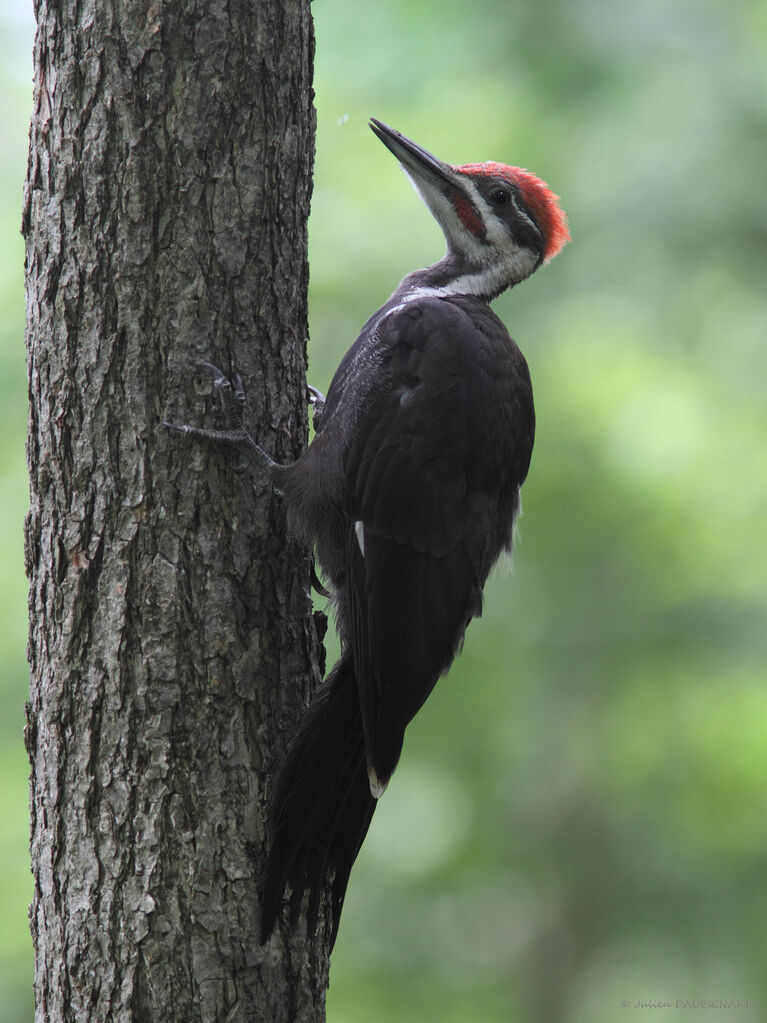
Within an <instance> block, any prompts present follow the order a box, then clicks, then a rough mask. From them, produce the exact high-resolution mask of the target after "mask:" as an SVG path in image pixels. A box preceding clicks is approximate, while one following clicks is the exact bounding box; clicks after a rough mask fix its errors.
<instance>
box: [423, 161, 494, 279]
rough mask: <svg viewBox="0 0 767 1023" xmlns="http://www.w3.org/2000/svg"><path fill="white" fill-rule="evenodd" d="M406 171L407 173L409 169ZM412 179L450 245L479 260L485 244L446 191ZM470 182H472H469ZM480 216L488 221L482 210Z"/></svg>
mask: <svg viewBox="0 0 767 1023" xmlns="http://www.w3.org/2000/svg"><path fill="white" fill-rule="evenodd" d="M405 173H407V169H406V170H405ZM408 177H409V175H408ZM410 180H411V181H412V183H413V187H414V188H415V190H416V192H418V194H419V195H420V197H421V199H422V200H423V201H424V203H425V204H426V206H428V208H429V209H430V210H431V213H432V216H433V217H434V219H435V220H436V221H437V223H438V224H439V225H440V227H441V228H442V231H443V233H444V235H445V239H446V240H447V243H448V245H449V246H450V247H451V248H453V249H459V250H460V251H461V252H464V253H466V255H467V256H468V257H469V258H470V259H474V260H476V261H478V262H479V261H480V259H481V257H482V255H483V253H484V251H485V246H484V244H483V243H482V242H481V241H480V240H479V239H478V238H475V237H474V235H472V234H471V232H470V231H469V230H468V228H467V227H466V225H465V224H464V223H463V221H462V220H461V218H460V217H459V216H458V212H457V211H456V208H455V206H453V204H452V202H451V201H450V200H449V199H448V198H447V196H446V195H445V194H444V192H442V190H441V189H440V188H438V187H434V188H428V189H427V187H426V186H425V185H424V184H423V183H420V182H418V181H416V180H415V179H414V178H410ZM469 184H472V183H471V182H469ZM472 188H473V184H472ZM475 191H476V190H475ZM480 217H481V218H482V221H483V222H484V223H487V217H486V216H484V215H483V214H482V212H481V211H480Z"/></svg>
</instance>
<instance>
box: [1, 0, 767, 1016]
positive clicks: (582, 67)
mask: <svg viewBox="0 0 767 1023" xmlns="http://www.w3.org/2000/svg"><path fill="white" fill-rule="evenodd" d="M7 2H8V3H10V0H7ZM314 14H315V19H316V27H317V79H316V87H317V110H318V150H317V168H316V170H317V173H316V183H315V193H314V205H313V213H312V221H311V268H312V280H311V296H310V298H311V330H312V338H311V348H310V357H311V373H310V379H311V381H312V382H313V383H314V384H315V385H317V386H318V387H320V388H322V389H324V388H325V387H326V385H327V383H328V381H329V379H330V377H331V375H332V372H333V369H334V367H335V365H336V364H337V362H338V360H339V358H340V357H341V355H342V353H343V352H344V350H345V349H346V348H347V347H348V345H349V344H350V342H351V341H352V340H353V338H354V336H355V334H356V332H357V330H358V329H359V326H360V324H361V323H362V322H363V321H364V320H365V318H366V317H367V316H368V314H369V313H370V312H371V311H372V310H373V309H374V308H375V307H376V306H377V305H379V304H380V303H381V302H382V301H383V300H384V299H385V298H386V297H387V295H388V294H389V292H390V291H391V290H392V289H393V288H394V287H395V286H396V284H397V282H398V280H399V278H400V277H401V276H402V274H403V273H405V272H406V271H408V270H410V269H412V268H413V267H415V266H417V265H423V264H425V263H427V262H432V261H433V260H434V259H436V258H437V257H438V256H439V255H440V254H441V251H442V249H441V246H442V239H441V236H440V233H439V230H438V229H437V228H436V226H435V225H434V224H433V223H432V221H431V218H430V217H429V215H428V214H427V213H426V211H425V210H422V209H421V208H420V206H419V203H418V200H417V199H416V198H415V196H414V195H413V194H411V193H410V192H409V189H408V186H407V184H406V182H405V179H404V178H403V176H402V175H401V174H400V173H399V171H398V169H397V167H396V163H395V162H394V161H393V159H392V158H391V156H390V155H389V154H388V153H387V152H386V151H385V150H384V149H383V148H382V147H381V146H380V145H379V143H378V142H377V141H376V140H375V138H374V137H373V136H372V135H371V134H370V133H369V132H368V130H367V128H366V127H365V123H366V119H367V117H368V116H369V115H371V114H374V115H376V116H377V117H380V118H381V119H382V120H384V121H386V122H388V123H390V124H392V125H394V126H395V127H398V128H400V129H401V130H403V131H405V132H406V133H407V134H409V135H411V136H412V137H414V138H415V139H417V140H418V141H419V142H421V143H422V144H423V145H425V146H427V147H428V148H430V149H432V151H434V152H436V153H437V155H439V156H441V157H443V158H444V159H447V160H450V161H452V162H456V163H463V162H467V161H478V160H484V159H498V160H503V161H506V162H510V163H518V164H520V165H522V166H527V167H530V168H531V169H533V170H535V171H536V172H537V173H538V174H540V175H541V176H542V177H544V178H545V179H546V180H547V181H548V182H549V183H550V184H551V185H552V187H553V188H554V189H555V190H556V191H557V192H558V193H559V194H561V195H562V197H563V204H564V206H565V208H566V209H567V210H568V213H569V215H570V222H571V229H572V235H573V242H572V244H571V245H569V246H568V247H567V248H566V249H565V250H564V252H563V253H562V255H561V256H559V257H558V258H557V260H556V261H555V262H554V263H552V265H551V266H549V267H547V268H546V269H545V270H544V271H543V272H541V273H540V274H538V275H536V277H534V278H533V279H531V280H530V281H528V282H526V283H525V284H524V285H522V286H521V287H520V288H519V289H517V290H516V291H514V292H512V293H511V294H508V295H506V296H504V297H503V298H502V299H500V300H499V301H498V302H497V303H496V309H497V311H498V312H499V313H500V315H501V316H502V317H503V319H504V320H505V321H506V323H507V324H508V326H509V328H510V330H511V332H512V334H513V335H514V336H515V338H516V339H517V341H518V343H519V344H520V346H521V347H522V349H523V351H524V352H525V353H526V355H527V357H528V361H529V363H530V367H531V371H532V375H533V380H534V384H535V390H536V403H537V411H538V420H539V426H538V436H537V441H536V449H535V453H534V456H533V464H532V469H531V474H530V478H529V480H528V482H527V484H526V485H525V488H524V506H525V515H524V517H523V519H522V520H521V523H520V540H519V543H518V546H517V551H516V554H515V560H514V568H513V574H510V573H509V571H508V570H504V569H503V568H501V569H499V570H498V571H497V572H496V573H495V575H494V577H493V579H492V581H491V583H490V584H489V586H488V588H487V594H486V611H485V615H484V617H483V619H482V620H481V621H479V622H476V623H474V624H473V625H472V627H471V629H470V630H469V634H468V637H467V641H466V646H465V649H464V653H463V657H462V659H461V660H460V661H459V663H458V664H457V665H456V666H455V667H454V669H453V670H452V672H451V673H450V676H449V678H448V679H447V680H445V681H443V682H442V683H440V685H439V686H438V687H437V689H436V690H435V692H434V694H433V696H432V697H431V698H430V700H429V702H428V704H427V705H426V707H425V708H424V710H423V711H422V712H421V714H420V715H419V717H418V718H417V720H416V721H415V722H414V723H413V724H412V725H411V727H410V729H409V731H408V736H407V740H406V745H405V753H404V756H403V760H402V763H401V766H400V769H399V770H398V772H397V774H396V775H395V778H394V780H393V782H392V785H391V787H390V790H389V792H387V795H386V798H385V799H384V800H383V801H382V803H381V806H380V808H379V810H378V813H377V815H376V818H375V820H374V823H373V827H372V829H371V833H370V836H369V838H368V841H367V843H366V845H365V847H364V849H363V852H362V855H361V856H360V859H359V862H358V865H357V867H356V869H355V872H354V875H353V879H352V883H351V887H350V892H349V896H348V900H347V906H346V909H345V912H344V920H343V924H342V927H341V933H340V938H339V941H338V945H337V948H336V952H335V954H334V963H333V970H332V985H331V990H330V993H329V1002H328V1018H329V1020H330V1023H359V1021H365V1023H384V1021H387V1023H388V1021H390V1020H393V1019H397V1020H399V1021H400V1023H429V1021H431V1020H435V1021H436V1020H439V1021H440V1023H473V1021H481V1023H508V1021H510V1020H514V1021H520V1023H614V1021H615V1020H616V1019H618V1018H620V1019H621V1020H622V1021H625V1023H630V1021H632V1020H644V1019H647V1018H648V1015H652V1018H653V1019H654V1020H656V1021H660V1023H664V1021H670V1020H678V1019H679V1018H680V1017H679V1011H680V1010H677V1009H675V1008H673V1006H674V1005H675V1003H676V1000H677V999H680V1000H683V999H705V998H709V999H735V1000H737V999H741V1000H746V999H748V1000H749V1005H750V1009H748V1010H738V1009H731V1010H721V1011H719V1010H700V1011H698V1012H695V1011H694V1010H692V1011H689V1010H688V1012H689V1015H690V1016H691V1017H694V1018H705V1019H706V1020H734V1019H741V1018H743V1019H746V1018H751V1019H754V1018H757V1017H758V1015H759V1014H760V1012H761V1011H762V1009H761V1008H760V1007H763V1006H764V1005H765V1004H767V979H766V977H767V974H766V973H765V970H764V952H763V945H764V920H765V919H766V918H767V887H765V881H764V878H765V873H766V871H767V852H766V850H767V814H765V793H766V792H767V687H766V686H765V683H766V682H767V671H766V670H765V664H766V662H767V656H766V655H767V628H765V620H766V619H767V579H766V576H767V573H766V571H765V568H766V562H767V517H766V516H765V507H767V443H765V441H766V440H767V431H766V427H767V414H766V411H765V410H766V409H767V393H766V392H767V355H765V347H766V346H765V342H766V341H767V301H766V298H765V255H766V254H767V203H766V202H765V200H764V175H765V165H766V157H767V72H766V71H765V69H766V68H767V8H765V6H764V4H763V3H761V2H760V0H733V2H731V3H728V4H726V5H723V4H719V3H714V2H713V0H696V2H693V0H675V2H673V3H668V2H667V0H642V2H640V3H638V4H632V5H630V4H614V3H610V2H608V0H583V2H581V3H579V4H577V5H573V4H568V3H566V2H565V0H536V2H533V0H520V2H518V3H516V4H511V5H508V4H504V3H501V2H500V0H475V2H474V3H472V4H471V5H463V6H461V7H451V6H450V5H445V4H443V3H438V2H437V0H421V2H419V3H415V4H414V3H413V2H412V0H407V2H406V0H391V2H389V3H387V4H378V5H360V4H354V3H351V2H350V0H321V2H320V0H318V2H317V3H315V5H314ZM15 16H16V17H18V15H15ZM2 17H3V19H4V21H3V25H2V27H3V33H2V44H1V45H2V46H3V56H4V59H3V61H2V62H0V82H1V83H2V88H0V110H1V111H2V118H3V123H4V124H6V133H5V135H6V139H5V144H4V148H3V150H2V152H1V153H0V188H1V189H2V196H1V201H2V204H1V205H0V308H1V309H2V315H0V369H1V370H2V375H1V376H0V388H2V391H1V392H0V393H1V395H2V400H1V401H0V417H2V429H3V436H4V443H3V445H2V448H1V449H0V478H1V479H2V485H3V502H2V505H1V506H0V554H1V558H0V571H2V580H1V581H2V585H0V602H1V603H2V614H0V645H1V646H2V656H0V698H2V700H3V706H4V708H5V710H4V714H3V715H2V718H1V719H0V734H1V737H2V749H1V750H0V812H1V813H2V819H3V830H2V833H1V834H0V853H1V854H2V855H1V857H0V918H1V919H2V920H3V923H4V926H3V928H2V933H0V1005H2V1007H3V1009H2V1012H3V1019H6V1020H8V1023H22V1021H26V1020H28V1019H29V1018H31V1015H30V1011H31V1010H30V998H29V993H28V992H29V984H30V973H31V966H30V960H31V956H30V948H29V937H28V932H27V926H26V920H25V905H26V902H27V901H28V898H29V889H30V884H29V875H28V871H27V852H26V843H27V827H28V826H27V821H26V785H27V782H26V773H27V771H26V763H25V757H24V754H23V751H22V749H21V739H20V733H21V725H22V717H23V714H22V710H23V700H24V694H25V690H26V686H27V673H26V668H25V665H24V660H23V649H24V638H25V628H26V625H25V582H24V579H23V573H22V557H21V522H22V517H23V513H24V508H25V503H26V483H25V478H24V465H23V434H24V425H25V410H24V400H25V397H24V396H25V384H24V371H23V342H22V333H23V297H22V245H21V240H20V238H19V236H18V222H19V207H20V195H21V186H22V181H23V176H24V163H25V146H26V124H27V119H28V114H29V93H30V89H29V78H30V70H29V53H30V49H31V42H30V35H31V31H30V26H29V24H28V23H27V22H18V23H13V24H12V23H11V12H10V11H9V12H8V14H7V15H6V14H3V15H2ZM14 25H15V27H14ZM19 55H21V56H19ZM22 58H23V59H22ZM637 1001H644V1002H653V1001H655V1002H670V1003H671V1006H672V1008H654V1009H652V1010H650V1009H644V1010H642V1009H637V1008H634V1006H635V1005H636V1003H637ZM622 1003H628V1005H627V1006H625V1007H624V1006H622ZM685 1018H686V1017H685Z"/></svg>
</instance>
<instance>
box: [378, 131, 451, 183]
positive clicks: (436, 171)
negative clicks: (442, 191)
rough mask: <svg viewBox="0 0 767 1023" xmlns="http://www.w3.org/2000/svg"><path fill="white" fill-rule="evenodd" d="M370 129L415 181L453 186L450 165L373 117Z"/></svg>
mask: <svg viewBox="0 0 767 1023" xmlns="http://www.w3.org/2000/svg"><path fill="white" fill-rule="evenodd" d="M370 127H371V128H372V130H373V131H374V132H375V133H376V135H377V136H378V137H379V139H380V140H381V141H382V142H383V144H384V145H385V146H386V148H387V149H388V150H389V151H390V152H392V153H394V155H395V156H396V157H397V159H398V160H399V162H400V163H401V164H402V166H403V167H404V168H405V170H406V171H407V172H408V173H409V174H411V175H413V177H415V179H416V180H423V179H424V178H426V179H431V181H432V182H434V183H442V182H445V183H447V184H449V185H454V184H455V181H454V178H453V174H452V170H453V169H452V167H451V166H450V164H448V163H443V162H442V161H441V160H438V159H437V157H436V156H432V154H431V153H430V152H428V151H427V150H426V149H424V148H423V146H419V145H418V143H417V142H413V140H412V139H409V138H408V137H407V136H406V135H402V134H401V132H398V131H396V130H395V129H394V128H390V127H389V126H388V124H384V123H383V121H378V120H376V118H375V117H371V118H370Z"/></svg>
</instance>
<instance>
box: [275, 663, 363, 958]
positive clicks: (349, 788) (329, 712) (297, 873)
mask: <svg viewBox="0 0 767 1023" xmlns="http://www.w3.org/2000/svg"><path fill="white" fill-rule="evenodd" d="M375 805H376V801H375V799H374V798H373V797H372V795H371V794H370V785H369V782H368V774H367V763H366V753H365V737H364V732H363V727H362V716H361V713H360V705H359V696H358V691H357V679H356V677H355V674H354V666H353V663H352V657H351V653H348V654H345V655H344V656H343V657H342V658H341V659H340V660H339V661H338V663H337V664H336V666H335V667H334V669H333V671H332V672H331V673H330V675H329V676H328V679H327V681H326V682H325V683H324V685H322V686H321V687H320V689H319V690H318V691H317V694H316V695H315V697H314V699H313V700H312V702H311V704H310V706H309V709H308V710H307V712H306V714H305V716H304V719H303V721H302V723H301V727H300V729H299V731H298V735H297V736H296V738H295V739H294V740H293V743H292V745H291V746H290V748H289V750H288V755H287V759H286V760H285V763H284V764H283V766H282V769H281V770H280V773H279V775H278V777H277V782H276V785H275V789H274V794H273V796H272V808H271V848H270V851H269V858H268V861H267V866H266V874H265V878H264V883H263V888H262V890H261V940H262V941H266V940H267V938H268V937H269V935H270V934H271V933H272V930H273V929H274V924H275V922H276V919H277V915H278V913H279V910H280V906H281V904H282V896H283V893H284V891H285V888H286V886H287V885H290V888H291V896H290V917H291V922H292V923H293V924H295V923H296V921H297V919H298V916H299V913H300V910H301V902H302V897H303V893H304V892H305V891H306V892H307V893H308V896H309V901H308V907H307V921H308V926H309V929H310V933H311V931H313V930H314V928H315V926H316V923H317V917H318V914H319V909H320V903H321V898H322V893H323V891H324V890H325V888H326V884H327V881H328V878H329V875H330V874H331V872H332V873H333V885H332V890H331V913H332V928H333V929H332V937H331V947H332V945H333V943H334V942H335V939H336V934H337V933H338V923H339V920H340V917H341V908H342V906H343V901H344V895H345V894H346V886H347V884H348V883H349V874H350V873H351V869H352V865H353V863H354V861H355V859H356V858H357V853H358V852H359V851H360V847H361V846H362V843H363V841H364V840H365V835H366V834H367V830H368V827H369V826H370V821H371V819H372V817H373V811H374V810H375Z"/></svg>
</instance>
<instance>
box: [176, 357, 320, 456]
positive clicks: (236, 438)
mask: <svg viewBox="0 0 767 1023" xmlns="http://www.w3.org/2000/svg"><path fill="white" fill-rule="evenodd" d="M197 368H198V369H200V370H202V371H203V372H204V373H207V374H208V375H209V376H211V377H212V378H213V386H214V387H215V388H216V390H217V391H218V394H219V397H220V398H221V407H222V408H223V410H224V415H225V417H226V422H227V429H225V430H206V429H204V428H203V427H200V426H189V425H187V424H186V423H171V422H169V421H168V420H167V419H163V421H162V423H163V426H167V427H168V429H169V430H176V431H178V433H185V434H187V436H189V437H201V438H202V439H203V440H213V441H218V442H219V443H223V444H235V445H240V444H244V445H246V446H247V447H249V448H250V449H251V451H252V452H253V454H254V456H255V458H256V460H257V461H258V462H259V463H260V465H262V466H263V467H264V468H265V469H271V468H273V467H274V466H275V465H277V463H276V462H275V461H274V459H273V458H271V457H270V456H269V455H267V453H266V452H265V451H264V449H263V448H261V447H259V445H258V444H256V442H255V441H254V440H253V438H252V437H251V436H250V434H249V433H248V431H247V430H246V429H245V423H244V415H245V389H244V387H243V385H242V377H241V376H240V374H239V373H235V374H234V376H233V378H232V379H231V380H230V379H229V378H228V377H226V376H224V374H223V373H222V372H221V370H220V369H219V368H218V367H217V366H214V365H213V364H212V363H211V362H201V363H199V364H198V367H197ZM317 393H319V392H317Z"/></svg>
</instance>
